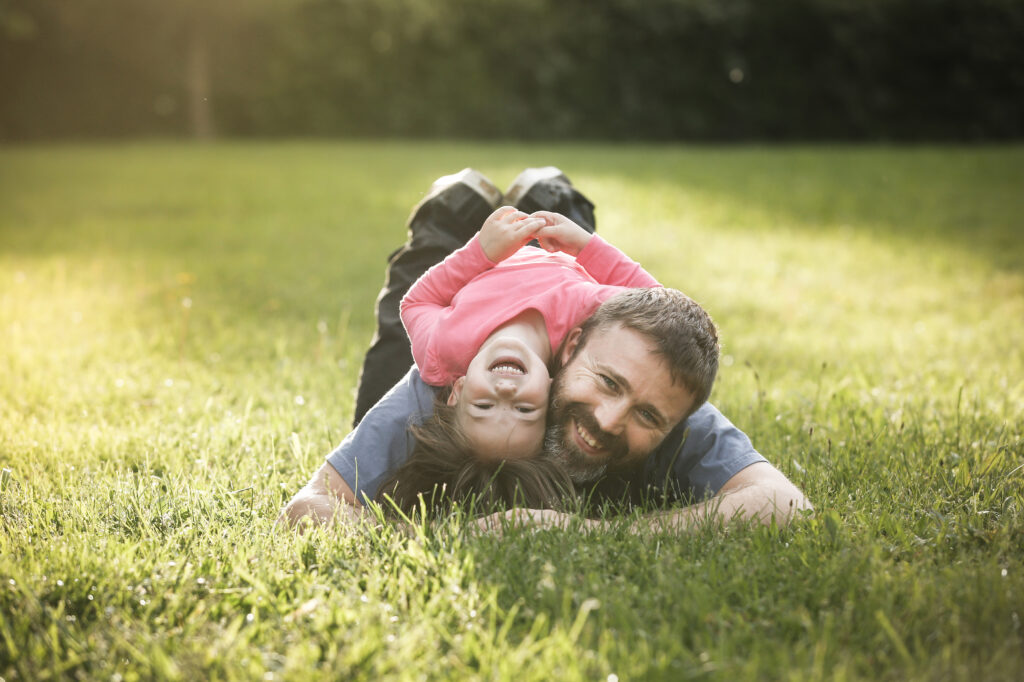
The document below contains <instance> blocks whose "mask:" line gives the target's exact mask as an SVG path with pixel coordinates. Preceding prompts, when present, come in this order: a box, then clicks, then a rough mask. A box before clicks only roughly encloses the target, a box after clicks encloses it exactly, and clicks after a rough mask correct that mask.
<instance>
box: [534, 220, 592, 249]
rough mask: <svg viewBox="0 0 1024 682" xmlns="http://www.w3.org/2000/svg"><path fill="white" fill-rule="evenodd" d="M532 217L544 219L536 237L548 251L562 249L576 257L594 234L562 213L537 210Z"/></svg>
mask: <svg viewBox="0 0 1024 682" xmlns="http://www.w3.org/2000/svg"><path fill="white" fill-rule="evenodd" d="M530 217H531V218H540V219H542V220H543V221H544V225H543V227H541V228H540V229H539V230H537V233H536V234H535V235H534V237H535V238H536V239H537V241H538V242H540V245H541V246H542V247H543V248H545V249H547V250H548V251H562V252H564V253H567V254H569V255H570V256H574V257H575V256H578V255H580V251H582V250H583V247H585V246H586V245H587V243H588V242H589V241H590V238H591V237H593V236H594V235H592V234H590V233H589V232H587V231H586V230H584V229H583V228H582V227H580V226H579V225H577V224H576V223H574V222H573V221H571V220H569V219H568V218H566V217H565V216H564V215H562V214H561V213H553V212H551V211H537V212H536V213H533V214H532V215H531V216H530Z"/></svg>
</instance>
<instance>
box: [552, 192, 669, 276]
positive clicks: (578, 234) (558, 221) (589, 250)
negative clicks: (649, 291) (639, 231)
mask: <svg viewBox="0 0 1024 682" xmlns="http://www.w3.org/2000/svg"><path fill="white" fill-rule="evenodd" d="M533 216H534V217H539V218H543V219H544V220H545V226H544V227H543V228H541V229H540V230H538V231H537V240H538V241H539V242H540V245H541V246H542V247H544V248H545V249H547V250H548V251H563V252H565V253H568V254H569V255H571V256H575V257H576V262H577V263H579V264H580V265H582V266H583V268H584V269H585V270H586V271H587V272H589V273H590V276H591V277H593V278H594V279H596V280H597V281H598V282H599V283H600V284H612V285H615V286H620V287H632V288H646V287H660V286H661V284H659V283H658V280H656V279H654V277H652V276H651V275H650V273H648V272H647V271H646V270H644V269H643V268H642V267H641V266H640V264H639V263H637V262H636V261H634V260H632V259H630V257H629V256H627V255H626V254H624V253H622V251H619V250H618V249H617V248H615V247H614V246H612V245H611V244H609V243H608V242H606V241H605V240H604V239H602V238H601V237H598V236H597V235H596V234H590V233H589V232H587V231H586V230H584V229H583V228H582V227H580V226H579V225H577V224H576V223H574V222H573V221H571V220H569V219H568V218H566V217H565V216H564V215H562V214H560V213H552V212H550V211H537V212H536V213H534V214H533Z"/></svg>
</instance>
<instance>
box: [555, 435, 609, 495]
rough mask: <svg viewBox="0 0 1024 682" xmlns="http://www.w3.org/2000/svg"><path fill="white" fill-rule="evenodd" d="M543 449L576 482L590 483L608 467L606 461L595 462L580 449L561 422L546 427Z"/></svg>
mask: <svg viewBox="0 0 1024 682" xmlns="http://www.w3.org/2000/svg"><path fill="white" fill-rule="evenodd" d="M544 449H545V451H546V452H547V454H548V457H550V458H551V459H553V460H554V461H556V462H558V463H559V464H561V465H562V467H563V468H564V469H565V471H566V473H568V474H569V478H571V479H572V482H573V483H576V484H583V483H590V482H592V481H594V480H596V479H598V478H599V477H600V476H601V474H603V473H604V472H605V470H606V469H607V468H608V463H607V462H603V461H602V462H600V463H598V462H595V461H594V459H595V458H592V457H588V456H587V455H586V454H585V453H584V452H583V451H581V450H580V448H579V447H578V446H577V445H576V443H574V442H573V440H572V434H571V433H569V431H568V430H567V429H566V427H565V426H564V425H561V424H559V425H556V426H552V427H550V428H549V429H548V432H547V436H546V438H545V448H544Z"/></svg>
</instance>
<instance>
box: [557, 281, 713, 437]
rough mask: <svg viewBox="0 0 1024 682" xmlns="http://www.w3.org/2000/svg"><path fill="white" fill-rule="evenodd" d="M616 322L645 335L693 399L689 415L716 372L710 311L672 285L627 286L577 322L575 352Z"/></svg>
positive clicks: (703, 397)
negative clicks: (587, 316) (577, 338)
mask: <svg viewBox="0 0 1024 682" xmlns="http://www.w3.org/2000/svg"><path fill="white" fill-rule="evenodd" d="M616 325H622V326H623V327H625V328H627V329H632V330H633V331H635V332H637V333H639V334H642V335H644V336H646V337H647V338H648V339H650V340H651V341H652V342H653V343H654V344H655V347H656V348H657V352H658V354H659V355H661V356H662V357H663V358H664V359H665V361H666V363H668V366H669V372H670V374H671V376H672V382H673V383H677V384H678V383H682V384H683V386H685V387H686V388H687V390H689V391H690V392H691V393H693V396H694V400H693V406H692V407H691V409H690V413H689V414H687V415H685V416H687V417H688V416H689V415H690V414H692V413H693V412H694V411H696V410H697V408H698V407H700V406H701V405H703V404H704V403H705V402H706V401H707V399H708V396H710V395H711V387H712V385H713V384H714V383H715V375H716V374H717V373H718V353H719V347H718V330H717V329H716V328H715V323H714V322H713V321H712V320H711V316H710V315H708V314H707V312H706V311H705V310H704V309H703V308H701V307H700V305H699V304H698V303H697V302H696V301H694V300H693V299H692V298H690V297H689V296H687V295H686V294H684V293H683V292H681V291H679V290H677V289H669V288H662V287H653V288H650V289H628V290H626V291H623V292H622V293H619V294H616V295H615V296H612V297H611V298H609V299H608V300H607V301H605V302H604V303H602V304H601V306H600V307H599V308H598V309H597V311H596V312H594V314H593V315H591V316H590V317H589V318H587V320H586V321H585V322H584V323H583V324H582V325H581V329H582V333H581V334H580V338H579V344H578V345H577V347H576V352H579V351H580V350H581V349H582V348H583V347H584V346H585V345H586V343H587V340H588V339H589V338H590V337H591V335H593V334H595V333H598V332H599V331H600V330H602V329H609V328H611V327H614V326H616Z"/></svg>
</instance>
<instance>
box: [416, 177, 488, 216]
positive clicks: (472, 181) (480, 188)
mask: <svg viewBox="0 0 1024 682" xmlns="http://www.w3.org/2000/svg"><path fill="white" fill-rule="evenodd" d="M457 184H462V185H465V186H466V187H468V188H470V189H471V190H473V191H474V192H476V193H477V194H479V195H480V196H481V197H482V198H483V200H484V201H486V202H487V205H488V206H490V207H491V208H497V207H498V204H500V203H501V199H502V197H501V190H499V189H498V188H497V187H496V186H495V185H494V183H493V182H491V181H490V180H488V179H487V176H485V175H484V174H483V173H481V172H480V171H478V170H474V169H472V168H463V169H462V170H460V171H459V172H458V173H452V174H451V175H444V176H441V177H440V178H438V179H437V180H435V181H434V184H433V185H431V186H430V191H429V192H427V195H426V196H425V197H423V199H422V200H421V201H420V204H423V203H426V202H427V201H430V200H431V199H433V198H434V197H436V196H438V195H439V194H441V193H442V192H444V191H445V190H446V189H448V188H449V187H451V186H452V185H457Z"/></svg>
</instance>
